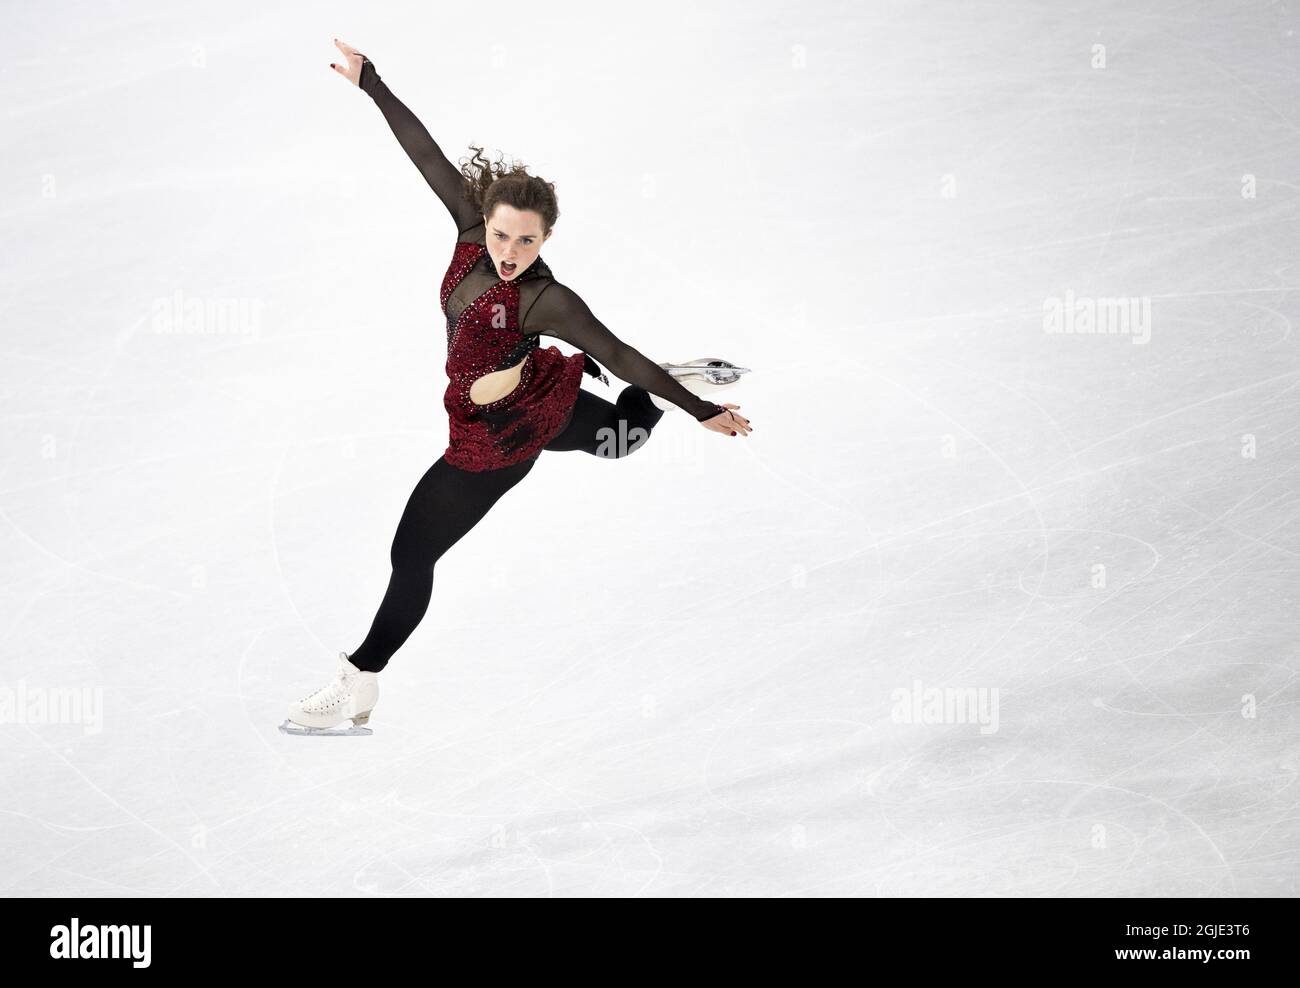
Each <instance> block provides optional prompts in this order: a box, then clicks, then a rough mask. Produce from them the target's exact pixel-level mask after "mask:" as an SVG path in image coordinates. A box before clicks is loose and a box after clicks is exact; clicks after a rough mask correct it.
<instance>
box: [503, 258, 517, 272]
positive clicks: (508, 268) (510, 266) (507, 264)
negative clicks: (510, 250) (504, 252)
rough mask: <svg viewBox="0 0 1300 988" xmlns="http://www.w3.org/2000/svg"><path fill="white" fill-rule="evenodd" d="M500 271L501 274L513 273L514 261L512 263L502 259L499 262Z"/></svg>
mask: <svg viewBox="0 0 1300 988" xmlns="http://www.w3.org/2000/svg"><path fill="white" fill-rule="evenodd" d="M501 273H502V274H514V273H515V265H514V263H513V262H512V261H502V262H501Z"/></svg>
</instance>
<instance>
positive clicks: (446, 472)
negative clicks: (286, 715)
mask: <svg viewBox="0 0 1300 988" xmlns="http://www.w3.org/2000/svg"><path fill="white" fill-rule="evenodd" d="M536 462H537V461H536V458H532V459H528V460H524V461H523V462H521V463H516V464H515V465H513V466H509V467H504V468H502V469H500V470H485V471H483V472H481V473H472V472H470V471H468V470H461V469H459V468H457V467H453V466H452V465H451V464H450V463H448V462H447V461H446V460H445V459H444V458H443V457H439V458H438V460H437V462H435V463H434V464H433V466H431V467H430V468H429V469H428V471H427V472H426V473H425V475H424V476H423V477H422V478H420V482H419V483H418V484H416V485H415V490H413V491H412V492H411V496H410V498H409V499H408V500H407V502H406V510H405V511H403V512H402V520H401V521H400V522H398V525H397V534H396V535H395V536H394V537H393V546H392V551H391V554H390V556H391V560H392V564H393V572H392V576H391V577H390V578H389V581H388V589H387V591H385V593H384V599H383V601H382V602H381V603H380V605H379V611H378V613H376V614H375V619H374V622H373V623H372V624H371V626H370V633H369V634H368V635H366V640H365V641H364V642H362V643H361V645H360V647H358V648H357V650H356V651H355V652H353V653H352V655H351V656H350V657H349V658H350V660H351V662H352V664H353V665H355V666H356V667H357V668H358V669H361V670H363V671H365V672H378V671H379V670H381V669H383V668H384V666H385V665H387V664H388V660H389V659H390V658H392V656H393V653H394V652H396V651H397V650H398V649H399V648H401V647H402V644H403V642H405V641H406V639H407V638H409V637H410V636H411V632H413V631H414V630H415V628H416V626H417V625H418V624H419V623H420V620H421V619H422V618H423V617H424V614H425V612H426V611H427V610H428V608H429V599H430V597H431V595H432V593H433V567H434V564H435V563H436V562H437V561H438V560H439V559H440V558H441V557H442V554H443V553H444V552H446V551H447V550H448V549H450V548H451V547H452V546H453V545H455V544H456V542H458V541H459V540H460V538H461V537H462V536H464V535H465V533H466V532H468V531H469V530H470V529H471V528H473V527H474V526H475V525H476V524H477V523H478V521H479V519H481V518H482V517H483V516H484V515H486V514H487V513H488V510H489V509H490V508H491V507H492V505H494V504H495V503H496V502H497V501H498V500H499V499H500V498H501V496H502V495H503V494H505V492H506V491H508V490H510V488H512V487H514V485H515V484H517V483H519V481H521V480H523V478H524V477H525V476H526V475H527V474H528V471H529V470H531V469H532V468H533V465H534V463H536Z"/></svg>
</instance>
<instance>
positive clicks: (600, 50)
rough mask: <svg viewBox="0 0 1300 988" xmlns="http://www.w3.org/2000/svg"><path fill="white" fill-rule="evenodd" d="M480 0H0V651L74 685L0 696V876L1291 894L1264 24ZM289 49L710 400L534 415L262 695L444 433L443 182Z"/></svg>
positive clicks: (352, 587)
mask: <svg viewBox="0 0 1300 988" xmlns="http://www.w3.org/2000/svg"><path fill="white" fill-rule="evenodd" d="M493 6H494V12H493V13H492V14H491V15H488V14H485V13H484V12H483V11H482V10H474V9H471V8H470V7H468V6H467V5H464V4H449V3H448V4H438V5H436V6H435V5H430V4H424V3H409V4H384V5H382V6H380V5H373V6H372V5H366V6H365V7H361V6H358V5H356V4H350V3H349V4H344V3H339V2H332V3H312V4H307V3H302V4H299V5H297V6H296V7H289V6H287V5H263V4H261V3H253V2H250V0H239V2H234V3H230V2H226V3H221V4H210V5H208V7H207V12H206V13H200V12H198V10H197V9H195V8H193V7H192V6H191V5H176V4H170V3H163V2H161V0H158V2H132V3H120V4H117V5H111V6H110V5H107V4H104V3H98V2H96V3H90V2H83V3H63V4H60V5H58V6H57V7H55V6H46V5H41V6H32V5H21V6H20V5H17V4H10V5H8V6H7V8H6V13H5V26H6V49H7V54H6V57H5V59H4V60H3V62H0V122H2V123H3V133H4V138H3V141H4V153H3V155H2V156H0V190H2V191H3V202H2V204H0V213H2V215H3V223H2V224H0V227H2V232H0V249H2V250H3V271H4V281H3V285H2V286H0V292H2V293H3V294H2V297H3V330H2V332H3V337H2V344H0V416H2V417H3V430H0V444H2V445H0V471H2V473H0V686H2V687H3V690H4V691H6V692H7V695H10V696H13V697H15V698H16V697H18V696H19V695H20V692H21V695H22V696H25V697H28V698H29V701H30V699H31V698H32V697H41V696H45V697H49V696H50V695H52V691H55V690H87V691H90V692H89V693H88V694H87V695H88V696H90V697H92V698H93V697H95V696H99V697H101V698H102V705H103V706H102V721H99V722H96V721H95V720H94V719H93V718H92V717H90V715H89V714H88V713H87V712H85V711H83V712H82V714H81V715H80V716H79V718H78V717H72V718H67V717H64V718H63V720H65V721H66V720H69V719H71V720H72V722H71V723H68V722H58V721H59V720H60V718H58V717H49V716H47V717H46V718H45V719H44V720H43V721H42V720H41V718H40V716H39V712H38V711H37V712H33V711H32V710H30V709H29V710H25V711H24V712H23V713H22V714H21V715H19V713H18V711H16V710H15V709H14V708H13V707H12V706H9V707H6V708H5V709H6V710H7V715H6V718H5V720H6V722H5V723H0V894H7V895H61V894H72V895H80V896H143V895H170V896H223V895H242V894H254V895H271V896H281V895H311V896H373V895H397V896H416V895H453V894H465V895H905V896H912V895H1030V896H1036V895H1079V896H1102V895H1120V896H1165V895H1192V896H1233V895H1295V894H1297V892H1298V891H1300V880H1298V875H1300V850H1297V847H1298V846H1300V813H1298V812H1297V792H1298V789H1297V785H1296V779H1297V773H1298V772H1300V727H1298V726H1297V723H1298V722H1297V716H1296V703H1297V701H1298V700H1300V681H1298V680H1297V673H1298V672H1300V658H1298V654H1297V628H1298V625H1300V621H1298V620H1297V606H1296V605H1297V596H1300V579H1298V578H1300V560H1298V559H1297V554H1298V553H1300V531H1298V530H1297V514H1298V513H1300V496H1298V495H1297V473H1296V471H1297V467H1300V436H1298V434H1297V433H1298V431H1300V423H1298V421H1297V414H1296V409H1297V384H1298V383H1300V356H1298V352H1300V351H1298V348H1300V336H1297V334H1296V332H1295V329H1294V320H1295V316H1296V312H1297V305H1296V301H1297V291H1300V262H1298V261H1297V258H1298V257H1300V226H1298V222H1300V216H1298V212H1300V210H1298V209H1297V204H1298V203H1300V174H1298V172H1300V131H1298V130H1297V124H1298V123H1300V109H1297V107H1300V78H1298V76H1297V51H1298V49H1300V35H1297V33H1296V32H1297V17H1296V15H1295V13H1294V12H1293V9H1292V8H1290V7H1287V6H1283V5H1278V4H1269V3H1264V2H1250V3H1246V2H1236V0H1220V2H1217V3H1174V2H1168V3H1147V4H1134V3H1132V2H1131V0H1088V2H1084V3H1080V4H1073V5H1063V4H1058V3H1055V2H1052V0H1038V2H1024V3H997V4H992V3H989V4H985V3H979V4H970V3H942V4H939V3H930V4H921V3H908V4H903V3H897V4H894V3H876V4H870V5H866V4H860V3H855V2H844V3H826V2H820V3H817V2H813V3H803V2H801V3H797V4H796V3H793V2H790V3H780V4H777V3H757V4H756V3H739V2H735V3H714V4H705V5H703V7H701V6H699V5H697V4H695V3H688V2H683V0H677V2H673V3H669V4H666V5H665V4H659V3H656V4H655V6H654V8H653V9H649V8H647V9H646V10H644V11H642V12H639V13H637V14H635V15H633V14H631V13H618V12H617V11H618V8H616V7H615V8H611V7H609V6H607V5H605V4H600V3H584V4H573V3H557V4H546V5H537V4H533V3H522V2H517V0H506V2H504V3H498V4H495V5H493ZM334 36H340V37H342V38H344V39H345V40H347V41H350V42H352V43H354V44H356V45H357V46H358V47H360V48H361V49H362V50H363V51H365V52H366V53H367V54H368V55H369V56H370V57H371V58H372V59H374V60H375V62H376V64H377V65H378V66H379V68H380V71H381V72H382V74H383V76H384V78H385V80H386V81H387V82H388V83H389V85H390V86H391V87H392V88H393V90H394V92H395V93H397V95H398V96H399V97H400V98H402V99H403V100H405V101H406V102H407V103H408V104H409V105H410V106H411V107H412V108H413V109H414V110H415V112H416V113H417V114H419V115H420V116H421V118H422V120H423V121H424V122H425V123H426V125H427V126H428V127H429V128H430V130H431V131H432V132H433V134H434V135H435V137H437V138H438V139H439V140H440V141H441V142H442V144H443V147H444V149H446V150H447V152H448V153H449V154H450V155H451V156H452V157H453V159H455V158H456V157H459V156H460V155H462V154H464V153H465V149H466V148H467V146H468V144H469V143H470V142H471V141H476V142H479V143H485V144H486V145H487V146H488V147H489V148H491V149H497V148H500V149H502V150H504V151H505V152H507V154H509V155H513V156H514V157H516V158H518V159H521V160H523V161H525V162H526V163H528V164H529V165H530V167H532V168H533V169H534V170H535V171H536V172H538V173H540V174H542V175H544V176H546V177H547V178H549V179H551V180H553V181H555V182H556V183H557V185H558V189H559V196H560V208H561V211H562V217H561V219H560V221H559V224H558V226H557V230H556V234H555V236H554V237H553V238H552V240H551V241H550V243H549V244H548V245H547V247H546V248H545V250H544V256H545V257H546V259H547V261H548V262H549V263H550V264H551V266H552V268H553V269H554V270H555V272H556V275H557V277H559V278H560V279H561V280H563V281H565V282H566V283H567V284H570V285H572V286H573V287H574V288H575V289H576V290H577V291H578V292H579V293H580V294H582V295H583V297H584V298H585V299H586V300H587V301H588V303H589V304H590V305H591V307H592V309H593V311H594V312H595V313H596V314H597V315H598V316H600V317H601V318H602V319H603V320H604V321H605V322H606V323H607V324H609V325H610V326H611V328H613V329H614V330H615V332H617V333H618V334H619V335H620V336H622V337H623V338H624V339H626V340H627V341H629V342H630V343H632V344H633V345H634V346H636V347H638V348H639V349H641V350H642V351H643V352H645V353H646V354H647V355H648V356H650V357H651V358H652V359H654V360H670V359H672V360H680V359H689V358H692V357H700V356H721V357H725V358H728V359H731V360H734V361H736V362H738V363H741V364H743V365H745V366H747V367H752V368H754V369H755V373H754V374H753V375H752V376H751V377H749V378H747V379H746V380H745V382H744V384H743V387H742V388H740V389H738V390H737V391H736V392H735V394H736V398H735V400H736V401H738V402H739V403H740V404H741V405H742V406H743V408H742V410H743V412H744V413H745V414H747V415H748V416H749V417H750V418H751V420H752V422H753V424H754V426H755V432H754V434H753V435H752V436H750V437H748V438H746V439H739V438H738V439H730V438H724V437H720V436H716V435H713V434H710V433H707V432H706V431H705V430H703V429H701V428H699V427H698V426H697V425H695V423H694V422H693V421H691V420H689V419H688V418H687V417H686V416H685V415H684V414H682V413H680V412H671V413H669V414H668V415H667V416H666V417H665V420H664V422H663V424H662V425H661V427H660V428H659V429H658V430H657V431H656V434H655V436H654V437H653V438H652V440H651V442H650V443H649V444H648V445H646V446H645V448H644V449H641V450H639V451H638V452H637V453H636V454H635V455H633V456H632V457H630V458H628V459H626V460H622V461H616V462H609V461H602V460H598V459H596V458H594V457H588V456H585V455H583V454H581V453H564V454H560V453H547V454H544V455H543V457H542V459H541V461H540V462H539V464H538V465H537V467H536V468H535V469H534V471H533V473H532V474H531V475H530V476H529V477H528V478H527V479H526V480H525V482H524V483H523V484H521V485H520V486H519V487H518V488H516V489H515V490H514V491H512V492H511V493H510V494H508V495H507V496H506V498H505V499H504V500H503V501H501V502H500V503H499V504H498V505H497V506H496V507H495V508H494V509H493V511H492V513H491V514H489V516H488V517H487V518H486V519H485V520H484V521H483V523H482V524H481V525H480V526H479V527H478V528H477V529H475V530H474V531H473V532H472V533H471V534H470V535H469V536H468V537H466V539H465V540H464V541H463V542H461V543H460V544H458V545H457V546H456V547H454V548H453V549H452V551H451V552H450V553H449V554H448V555H447V556H446V557H445V559H444V560H443V562H442V563H440V564H439V566H438V569H437V573H436V580H435V587H434V598H433V604H432V606H431V608H430V611H429V614H428V616H427V617H426V619H425V621H424V623H423V624H422V625H421V627H420V628H419V629H418V630H417V632H416V633H415V635H414V636H413V637H412V638H411V640H410V641H409V642H408V643H407V645H406V646H405V647H404V648H403V649H402V650H401V651H400V652H399V653H398V654H397V656H396V657H395V658H394V659H393V661H392V663H391V665H390V666H389V668H388V669H387V670H386V671H385V672H384V673H383V675H382V677H381V689H382V697H381V701H380V704H379V706H378V707H377V709H376V711H375V715H374V717H373V719H372V722H371V723H372V726H373V727H374V728H375V734H374V736H373V737H368V738H334V739H301V738H290V737H285V736H283V735H281V734H280V733H278V732H277V730H276V725H277V723H278V722H279V721H280V720H281V719H282V717H283V715H284V710H285V707H286V705H287V704H288V702H289V701H290V700H293V699H296V698H297V697H299V696H301V695H303V694H304V693H306V692H307V691H309V690H310V689H312V688H314V687H315V686H317V685H319V684H320V683H321V682H323V681H324V680H325V679H326V678H327V677H328V676H329V675H330V674H331V672H332V670H333V668H334V666H335V662H336V658H335V657H336V655H337V653H338V652H339V651H340V650H351V649H354V648H355V647H356V646H357V645H358V644H359V643H360V641H361V638H362V637H363V636H364V634H365V632H366V630H367V629H368V627H369V624H370V620H371V617H372V616H373V613H374V609H375V607H376V605H377V604H378V602H379V599H380V596H381V595H382V592H383V589H384V586H385V583H386V580H387V574H388V548H389V544H390V541H391V538H392V535H393V530H394V527H395V525H396V522H397V519H398V517H399V515H400V513H401V510H402V507H403V505H404V504H405V501H406V498H407V496H408V494H409V493H410V490H411V488H412V486H413V485H414V484H415V482H416V481H417V480H418V479H419V477H420V476H421V475H422V474H423V472H424V471H425V469H427V467H428V466H429V464H430V463H431V462H432V461H433V460H434V459H435V458H436V457H437V456H438V455H439V454H440V453H441V452H442V450H443V448H444V447H445V445H446V417H445V413H444V411H443V409H442V405H441V393H442V389H443V387H444V384H445V379H444V376H443V369H442V363H443V360H444V356H445V354H444V340H443V335H442V334H443V323H442V318H441V316H440V314H439V313H438V312H437V309H436V291H437V285H438V282H439V281H440V279H441V277H442V274H443V271H444V269H445V267H446V264H447V260H448V258H449V257H450V253H451V245H452V241H453V239H454V229H453V227H452V224H451V221H450V220H449V219H448V218H447V216H446V214H445V213H444V212H443V211H442V207H441V205H440V204H439V202H438V201H437V199H436V198H435V197H434V195H433V194H432V192H431V191H430V190H429V189H428V188H427V187H426V186H425V185H424V183H423V182H422V181H421V179H420V177H419V175H418V173H417V172H416V171H415V169H414V168H413V167H412V166H411V164H410V163H409V162H408V161H407V159H406V157H405V156H404V155H403V153H402V152H401V150H400V148H399V147H398V146H397V144H396V142H395V141H394V139H393V138H392V136H391V134H390V132H389V131H388V128H387V126H386V124H385V122H384V120H383V118H382V116H381V115H380V113H379V112H378V111H377V110H376V109H375V107H374V106H373V104H371V103H370V101H369V100H368V99H367V98H366V97H365V96H364V95H363V94H361V93H359V92H358V91H356V90H354V89H350V88H349V87H348V85H347V84H346V83H345V82H344V81H343V80H342V79H340V78H338V77H337V76H336V75H334V74H333V73H332V72H331V71H330V70H329V69H328V68H327V64H328V62H330V61H331V60H334V59H335V58H337V50H336V49H335V48H334V47H333V46H332V44H331V43H330V39H331V38H332V37H334ZM1096 45H1102V46H1104V55H1105V66H1104V67H1095V66H1094V62H1095V60H1096V59H1097V58H1098V54H1097V52H1096V51H1095V50H1094V46H1096ZM1243 176H1254V180H1253V181H1254V196H1253V197H1249V196H1243V194H1242V190H1243V188H1244V187H1245V188H1249V181H1250V180H1248V179H1244V178H1243ZM1243 183H1246V184H1245V185H1243ZM953 193H955V194H953ZM1292 282H1297V284H1294V285H1293V284H1292ZM1067 290H1068V291H1072V292H1074V293H1075V294H1076V295H1078V296H1083V297H1090V298H1096V297H1126V298H1137V299H1142V298H1146V299H1149V300H1150V305H1151V315H1152V322H1151V335H1150V339H1149V342H1147V343H1144V344H1143V343H1135V342H1134V337H1132V336H1126V335H1110V336H1099V335H1071V336H1066V335H1061V334H1049V333H1047V332H1045V331H1044V315H1043V313H1044V302H1045V300H1047V299H1050V298H1054V297H1063V296H1064V293H1065V292H1066V291H1067ZM178 297H179V298H180V299H181V300H182V301H185V300H191V299H193V300H198V301H200V302H213V303H219V302H221V301H222V300H234V303H235V304H236V305H241V304H242V305H243V306H244V307H245V308H244V310H243V312H244V314H245V318H243V320H242V321H237V322H235V323H233V324H232V323H229V322H222V321H220V320H213V319H212V318H210V317H209V318H208V319H207V321H206V322H205V323H204V324H203V326H204V328H206V329H209V330H212V332H205V333H201V334H200V333H188V332H184V331H177V332H162V331H159V330H165V329H167V328H168V327H167V326H166V325H165V324H163V323H160V321H159V320H160V316H159V311H160V310H159V305H160V300H161V302H162V303H164V304H165V303H169V302H171V301H173V300H175V299H177V298H178ZM163 311H165V308H164V310H163ZM173 328H176V327H173ZM184 328H185V327H184V326H181V327H179V329H181V330H184ZM562 348H563V347H562ZM585 386H586V387H588V388H589V389H591V390H595V391H596V392H597V393H602V394H606V395H610V396H612V395H613V394H614V393H615V391H614V389H613V388H611V389H609V390H606V389H604V388H602V386H601V385H600V384H598V383H594V382H592V381H590V379H587V382H586V385H585ZM1252 452H1253V455H1250V454H1252ZM1097 567H1104V580H1103V579H1102V577H1101V576H1100V574H1102V572H1103V571H1102V570H1100V569H1098V568H1097ZM1102 584H1104V585H1102ZM918 682H919V683H920V684H921V685H922V687H972V688H975V689H981V690H993V689H996V690H998V691H999V692H998V696H999V722H998V728H997V730H996V731H995V732H993V733H988V734H981V733H980V731H979V729H978V726H977V725H974V724H970V723H956V722H948V723H940V724H908V723H902V722H900V720H899V718H898V717H897V716H895V715H894V701H893V699H892V698H891V694H892V692H893V691H895V690H898V689H910V688H911V687H912V686H913V684H914V683H918ZM95 691H99V692H98V693H96V692H95ZM987 695H991V694H987ZM1243 698H1253V700H1251V699H1243ZM33 721H35V722H33ZM51 721H54V722H51Z"/></svg>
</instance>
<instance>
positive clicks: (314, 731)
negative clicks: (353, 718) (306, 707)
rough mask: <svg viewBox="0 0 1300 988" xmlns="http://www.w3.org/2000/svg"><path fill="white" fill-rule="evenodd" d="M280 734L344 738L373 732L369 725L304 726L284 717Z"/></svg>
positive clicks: (297, 736) (300, 736) (302, 736)
mask: <svg viewBox="0 0 1300 988" xmlns="http://www.w3.org/2000/svg"><path fill="white" fill-rule="evenodd" d="M280 733H281V734H291V735H293V736H294V737H296V738H313V737H315V738H345V737H348V736H352V737H362V736H364V735H367V734H374V733H375V732H374V731H373V730H372V729H371V728H369V727H359V726H358V725H356V724H352V725H351V726H350V727H343V726H339V727H304V726H303V725H302V724H295V723H294V722H293V721H291V720H288V719H286V720H285V722H284V723H283V724H281V725H280Z"/></svg>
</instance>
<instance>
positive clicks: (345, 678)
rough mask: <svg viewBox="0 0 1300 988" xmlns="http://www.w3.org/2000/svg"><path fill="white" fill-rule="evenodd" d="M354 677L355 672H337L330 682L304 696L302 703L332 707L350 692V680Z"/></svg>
mask: <svg viewBox="0 0 1300 988" xmlns="http://www.w3.org/2000/svg"><path fill="white" fill-rule="evenodd" d="M354 679H356V675H355V674H344V673H339V674H338V676H336V677H335V678H334V679H333V680H332V681H331V682H328V683H326V684H325V685H324V686H322V687H321V688H320V689H318V690H316V691H315V692H314V693H310V694H308V695H307V696H306V697H304V698H303V700H302V702H303V704H304V705H308V704H310V705H311V706H314V707H332V706H334V705H335V704H337V703H339V702H340V701H342V700H345V699H347V697H348V695H349V694H350V693H351V692H352V681H353V680H354Z"/></svg>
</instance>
